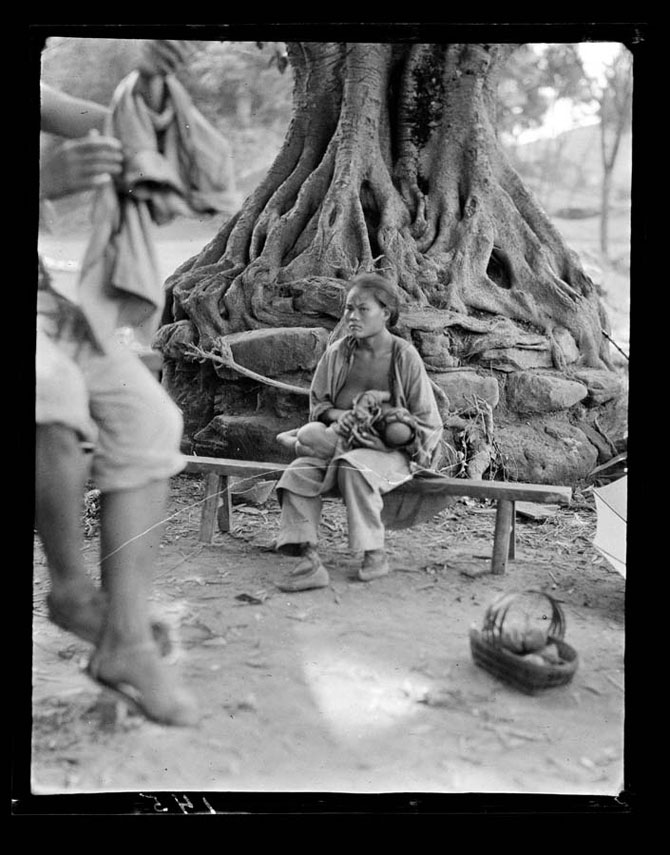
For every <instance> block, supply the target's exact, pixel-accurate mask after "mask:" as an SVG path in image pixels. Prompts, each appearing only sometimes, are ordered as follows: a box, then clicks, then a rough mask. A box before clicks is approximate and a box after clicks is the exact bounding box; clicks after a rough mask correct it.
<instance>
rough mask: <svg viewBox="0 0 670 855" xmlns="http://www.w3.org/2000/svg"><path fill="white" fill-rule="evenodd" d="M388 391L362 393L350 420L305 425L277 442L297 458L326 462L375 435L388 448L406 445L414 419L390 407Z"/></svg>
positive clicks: (282, 434) (355, 403)
mask: <svg viewBox="0 0 670 855" xmlns="http://www.w3.org/2000/svg"><path fill="white" fill-rule="evenodd" d="M390 398H391V395H390V393H389V392H381V391H377V390H370V391H368V392H362V393H361V394H360V395H358V396H357V397H356V398H355V399H354V402H353V407H352V409H351V414H352V418H350V419H347V420H345V421H344V422H342V421H339V422H334V423H333V424H331V425H329V426H326V425H325V424H324V423H323V422H308V423H307V424H305V425H302V427H300V428H296V429H295V430H291V431H285V432H284V433H280V434H279V436H278V437H277V439H278V440H279V441H280V442H282V443H283V444H284V445H286V446H287V447H289V448H291V449H293V450H294V451H295V453H296V455H297V456H298V457H317V458H319V459H322V460H330V459H331V458H332V457H333V456H334V455H335V454H336V453H339V452H341V451H344V450H346V449H349V448H357V447H360V446H364V445H365V443H363V442H360V441H359V440H360V439H361V438H362V437H363V438H364V437H370V436H375V435H376V436H378V437H379V438H380V439H381V440H382V442H383V443H384V445H385V446H386V447H387V448H388V449H390V450H394V449H399V448H403V447H404V446H406V445H408V444H409V443H410V442H411V441H412V440H413V439H414V435H415V430H414V424H413V422H414V417H413V416H412V414H411V413H410V412H408V411H407V410H405V409H404V408H402V407H392V406H391V405H390V404H389V403H388V402H389V400H390Z"/></svg>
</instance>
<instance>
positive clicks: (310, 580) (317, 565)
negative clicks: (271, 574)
mask: <svg viewBox="0 0 670 855" xmlns="http://www.w3.org/2000/svg"><path fill="white" fill-rule="evenodd" d="M329 584H330V576H329V575H328V571H327V570H326V568H325V567H324V565H323V563H322V562H321V559H320V558H319V557H318V556H309V557H307V556H306V557H305V558H303V560H302V561H301V562H300V563H299V564H298V566H297V567H296V568H295V569H294V570H292V571H291V572H290V573H289V574H288V575H286V576H285V577H284V578H283V579H282V580H281V582H277V587H278V588H279V590H280V591H289V592H291V591H309V590H311V589H312V588H327V587H328V585H329Z"/></svg>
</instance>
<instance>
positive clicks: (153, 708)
mask: <svg viewBox="0 0 670 855" xmlns="http://www.w3.org/2000/svg"><path fill="white" fill-rule="evenodd" d="M86 673H87V674H88V676H89V677H91V679H93V680H95V682H96V683H98V684H100V685H101V686H104V687H105V688H107V689H111V690H112V691H114V692H116V693H117V694H119V695H121V696H122V697H123V698H124V699H125V700H127V701H129V702H130V703H131V704H132V705H133V706H135V707H136V708H137V709H138V710H139V711H140V712H142V713H144V715H145V716H146V717H147V718H149V719H152V720H153V721H156V722H159V723H160V724H170V725H177V726H182V727H189V726H192V725H195V724H197V722H198V720H199V717H200V716H199V711H198V705H197V703H196V700H195V698H194V697H193V696H192V695H191V694H190V692H188V691H187V690H186V689H184V688H183V687H182V686H180V685H179V684H178V682H177V681H176V680H175V677H174V675H172V674H170V673H169V668H168V666H166V665H165V663H164V662H163V661H162V660H161V659H160V657H159V654H158V651H157V649H156V646H155V645H154V644H152V643H151V642H148V643H145V644H128V645H122V646H120V647H116V648H114V649H109V650H96V651H95V653H94V654H93V656H92V657H91V660H90V662H89V663H88V667H87V669H86Z"/></svg>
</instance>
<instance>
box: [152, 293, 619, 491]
mask: <svg viewBox="0 0 670 855" xmlns="http://www.w3.org/2000/svg"><path fill="white" fill-rule="evenodd" d="M186 332H187V331H186ZM394 332H395V333H396V334H397V335H400V336H401V337H402V338H404V339H406V340H407V341H410V342H411V343H412V344H414V346H415V347H416V348H417V349H418V350H419V352H420V353H421V356H422V358H423V360H424V363H425V365H426V368H427V370H428V373H429V376H430V378H431V380H432V381H433V383H434V388H435V390H436V398H437V400H438V405H439V406H440V411H441V414H442V417H443V421H444V424H445V440H444V461H443V467H444V471H446V472H449V474H453V475H456V476H462V477H487V478H488V477H493V478H503V479H506V480H514V481H529V482H535V483H552V484H568V485H575V484H577V483H579V482H580V481H582V480H583V479H584V478H586V476H587V475H588V474H589V472H590V471H591V469H593V468H594V467H595V466H596V465H597V464H598V463H601V462H604V461H606V460H608V459H610V458H611V457H612V456H614V454H616V453H618V452H619V451H621V450H623V449H624V448H625V444H626V435H627V385H626V380H625V378H624V377H623V376H622V375H621V374H619V373H617V372H615V371H607V370H596V369H589V368H584V367H583V366H580V364H579V350H578V348H577V344H576V342H575V341H574V339H573V338H572V336H571V335H570V333H569V332H568V331H567V330H562V329H559V330H555V331H554V333H553V335H552V336H547V335H545V334H544V333H543V332H541V331H539V330H536V329H531V328H530V327H529V325H521V324H518V323H515V322H513V321H511V320H510V319H508V318H504V317H498V316H491V315H486V314H485V313H480V315H478V316H472V315H468V316H464V315H461V314H458V313H456V312H451V311H447V310H436V309H413V310H409V311H405V312H404V313H403V314H402V315H401V319H400V321H399V323H398V325H397V327H396V329H395V330H394ZM334 334H335V335H336V334H337V332H335V333H334ZM186 338H187V339H188V335H186ZM225 340H226V341H227V342H228V344H230V346H231V349H232V353H233V356H234V359H235V361H236V362H237V363H238V364H240V365H243V366H244V367H246V368H248V369H251V370H253V371H255V372H257V373H258V374H261V375H263V376H264V377H268V378H274V379H275V380H279V381H280V382H283V383H287V384H290V385H291V386H299V387H301V388H302V389H304V390H308V388H309V383H310V379H311V376H312V373H313V371H314V368H315V367H316V364H317V362H318V360H319V358H320V357H321V355H322V353H323V352H324V350H325V348H326V347H327V344H328V340H329V331H328V329H325V328H324V327H323V326H309V325H306V326H302V327H290V328H277V329H263V330H251V331H248V332H242V333H235V334H233V335H230V336H227V337H226V339H225ZM165 355H166V370H165V372H164V384H165V385H166V388H167V389H168V391H169V392H170V393H171V394H172V396H173V397H174V398H175V400H176V401H177V403H178V404H179V405H180V406H181V407H182V410H183V411H184V417H185V424H186V429H185V440H184V445H185V450H186V451H187V452H191V453H197V454H205V455H209V456H220V457H234V458H244V459H254V460H277V461H282V460H287V452H286V451H285V450H284V449H283V447H282V446H280V445H279V444H278V443H277V442H276V439H275V437H276V435H277V433H279V432H280V431H282V430H287V429H290V428H292V427H297V426H298V425H300V424H302V423H304V421H305V420H306V419H307V414H308V397H307V396H306V395H305V394H298V393H293V392H289V391H285V390H282V389H277V388H273V387H271V386H268V385H265V384H263V383H260V382H257V381H255V380H250V379H248V378H244V377H242V376H240V375H239V374H238V373H237V372H235V371H234V370H232V369H229V368H224V367H218V366H217V367H215V366H214V365H213V364H211V363H208V364H204V365H200V364H198V363H188V362H183V361H180V362H176V361H175V360H174V359H171V358H170V354H169V353H166V354H165ZM557 364H560V365H561V369H560V370H559V369H558V368H556V367H555V366H556V365H557ZM474 458H476V461H477V462H476V465H475V464H474V462H473V461H474Z"/></svg>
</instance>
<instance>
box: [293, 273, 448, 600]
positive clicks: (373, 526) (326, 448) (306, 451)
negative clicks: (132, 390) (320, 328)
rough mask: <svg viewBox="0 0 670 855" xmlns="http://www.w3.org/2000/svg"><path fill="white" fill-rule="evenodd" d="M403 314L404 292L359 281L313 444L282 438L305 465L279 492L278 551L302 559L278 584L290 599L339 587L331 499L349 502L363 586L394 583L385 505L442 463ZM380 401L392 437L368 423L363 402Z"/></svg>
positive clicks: (332, 358)
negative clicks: (330, 531)
mask: <svg viewBox="0 0 670 855" xmlns="http://www.w3.org/2000/svg"><path fill="white" fill-rule="evenodd" d="M398 312H399V307H398V293H397V290H396V289H395V287H394V286H393V285H391V284H390V283H389V282H388V281H387V280H386V279H384V278H383V277H381V276H379V275H378V274H363V275H360V276H357V277H356V278H355V279H354V280H352V282H351V286H350V289H349V292H348V295H347V302H346V306H345V312H344V319H345V322H346V325H347V330H348V334H347V335H345V336H344V337H343V338H341V339H339V340H337V341H336V342H334V343H333V344H332V345H330V346H329V347H328V349H327V350H326V352H325V353H324V355H323V356H322V357H321V360H320V361H319V364H318V365H317V367H316V371H315V373H314V378H313V380H312V385H311V388H310V423H309V424H308V425H304V426H303V427H302V428H300V431H305V433H304V434H301V433H300V431H298V432H296V431H294V432H290V433H288V434H282V435H280V438H281V439H282V441H284V442H285V443H287V444H291V443H292V444H293V447H295V448H296V452H297V453H298V454H299V455H301V456H299V457H297V458H296V460H294V461H293V463H291V465H290V466H289V467H288V468H287V469H286V471H285V472H284V473H283V475H282V477H281V478H280V480H279V482H278V484H277V494H278V497H279V501H280V503H281V508H282V514H281V522H280V530H279V537H278V540H277V549H278V551H280V552H284V553H287V554H291V555H299V556H301V560H300V561H299V563H298V565H297V566H296V568H295V569H294V570H293V571H292V572H290V573H289V574H288V576H287V577H286V578H285V579H283V580H282V581H281V582H280V583H279V584H278V587H279V588H280V589H281V590H284V591H302V590H307V589H310V588H322V587H326V586H327V585H328V584H329V581H330V580H329V576H328V571H327V570H326V568H325V566H324V565H323V563H322V561H321V558H320V556H319V553H318V549H317V546H318V526H319V519H320V516H321V507H322V498H323V496H326V495H339V496H341V497H342V498H343V499H344V502H345V505H346V509H347V524H348V534H349V547H350V548H351V549H352V551H356V552H362V553H363V563H362V566H361V568H360V570H359V573H358V578H359V579H360V580H361V581H370V580H371V579H375V578H377V577H379V576H383V575H385V574H386V573H388V572H389V566H388V561H387V558H386V553H385V550H384V535H385V532H384V525H383V523H382V521H381V511H382V508H383V499H382V496H383V494H384V493H387V492H389V491H390V490H393V489H394V488H395V487H398V486H399V485H400V484H402V483H403V482H405V481H407V480H409V479H410V478H411V477H412V471H414V470H416V469H417V468H434V466H435V464H436V462H437V458H438V455H439V452H440V439H441V437H442V421H441V418H440V414H439V411H438V408H437V404H436V402H435V397H434V395H433V390H432V387H431V384H430V380H429V378H428V375H427V373H426V369H425V367H424V364H423V361H422V360H421V357H420V356H419V354H418V352H417V350H416V349H415V348H414V347H413V346H412V345H411V344H409V343H408V342H406V341H404V340H403V339H401V338H399V337H398V336H396V335H393V334H392V333H391V332H390V330H389V326H391V327H392V326H394V325H395V323H396V321H397V319H398ZM371 391H372V392H374V393H375V401H376V404H378V405H379V406H380V407H381V409H382V411H383V406H382V405H383V404H388V405H389V410H388V415H387V419H388V422H389V425H388V428H389V434H388V435H386V434H385V432H384V430H383V427H382V430H381V431H380V430H376V429H375V427H374V421H370V422H368V423H366V421H365V420H364V419H363V420H362V421H361V419H360V412H359V411H360V405H361V396H362V395H363V393H369V392H371ZM387 396H388V397H387ZM368 397H369V396H368ZM392 414H393V415H392ZM315 422H318V423H321V424H323V425H324V429H320V428H315V426H314V423H315ZM306 428H309V430H305V429H306ZM395 432H397V433H398V434H404V437H403V436H399V437H397V438H396V442H397V441H398V440H400V442H399V443H398V446H399V447H397V446H396V445H394V440H393V439H392V438H391V433H395ZM384 435H386V439H387V441H384V439H383V438H382V436H384ZM299 437H302V438H304V439H305V440H306V441H305V442H304V443H303V442H302V441H301V439H300V438H299ZM407 437H409V439H407ZM352 440H353V441H352Z"/></svg>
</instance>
